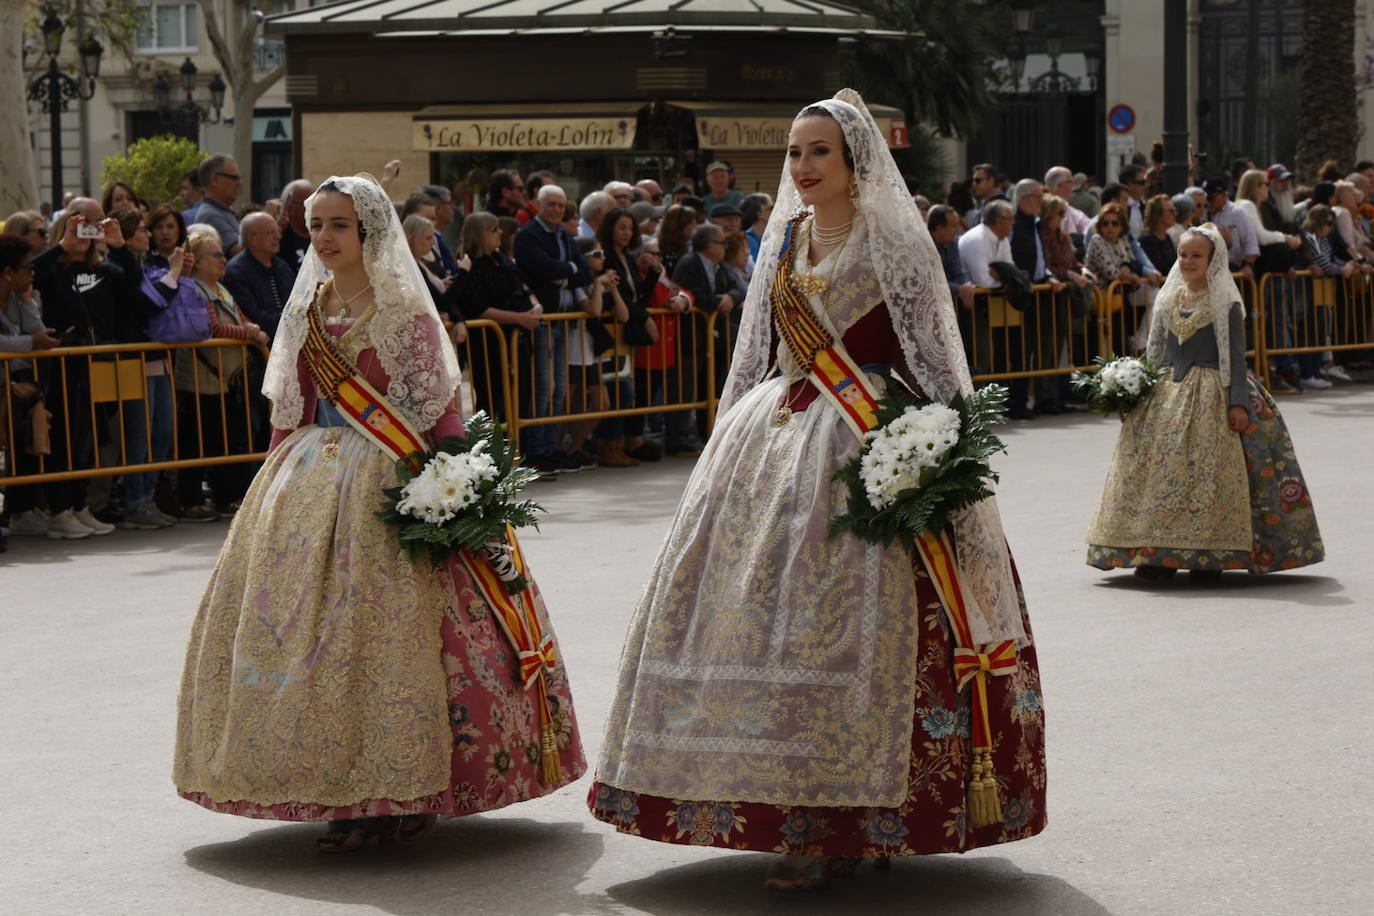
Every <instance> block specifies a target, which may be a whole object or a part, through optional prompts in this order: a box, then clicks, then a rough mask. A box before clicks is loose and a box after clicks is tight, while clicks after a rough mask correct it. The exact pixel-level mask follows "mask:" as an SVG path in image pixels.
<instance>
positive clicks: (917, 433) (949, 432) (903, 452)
mask: <svg viewBox="0 0 1374 916" xmlns="http://www.w3.org/2000/svg"><path fill="white" fill-rule="evenodd" d="M960 424H961V421H960V418H959V412H958V411H957V410H954V409H952V408H950V407H946V406H945V405H943V404H928V405H926V406H925V407H921V408H915V407H908V408H907V409H906V412H905V413H903V414H902V415H901V416H900V417H898V418H897V419H895V420H893V421H892V422H891V423H889V424H887V425H886V426H884V427H883V428H882V429H879V430H875V431H873V432H871V433H869V434H868V437H867V439H868V449H867V451H865V452H864V455H863V457H862V459H860V461H859V477H860V479H861V480H862V481H863V484H864V490H865V491H866V492H867V494H868V501H869V502H870V503H872V504H873V507H874V508H876V509H886V508H887V507H888V506H890V505H892V504H893V503H894V502H895V501H896V499H897V496H898V495H899V494H900V493H901V492H902V491H903V490H910V489H913V488H915V487H918V486H920V483H921V471H922V470H924V469H925V468H933V467H936V466H937V465H939V463H940V462H941V461H942V460H944V457H945V455H946V454H948V453H949V450H950V449H952V448H954V446H955V445H957V444H958V443H959V429H960Z"/></svg>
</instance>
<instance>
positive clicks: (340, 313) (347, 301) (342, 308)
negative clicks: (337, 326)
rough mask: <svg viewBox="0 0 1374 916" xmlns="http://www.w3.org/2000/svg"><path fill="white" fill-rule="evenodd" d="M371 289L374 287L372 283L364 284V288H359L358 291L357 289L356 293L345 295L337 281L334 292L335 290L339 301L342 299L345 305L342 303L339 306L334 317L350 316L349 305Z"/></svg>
mask: <svg viewBox="0 0 1374 916" xmlns="http://www.w3.org/2000/svg"><path fill="white" fill-rule="evenodd" d="M370 289H372V284H371V283H369V284H367V285H366V286H364V287H363V288H362V289H360V290H358V291H357V292H356V293H354V294H353V295H351V296H345V295H344V294H343V293H342V292H341V291H340V290H339V285H338V284H337V283H335V284H334V292H335V293H336V294H338V297H339V301H341V302H342V303H343V305H341V306H340V307H339V311H338V314H336V315H335V316H334V317H335V318H347V317H348V307H349V306H350V305H352V304H353V303H354V302H357V301H358V300H359V299H360V298H362V295H363V293H365V292H367V291H368V290H370Z"/></svg>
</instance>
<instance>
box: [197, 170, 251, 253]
mask: <svg viewBox="0 0 1374 916" xmlns="http://www.w3.org/2000/svg"><path fill="white" fill-rule="evenodd" d="M199 175H200V186H201V188H202V190H204V192H205V197H204V198H202V199H201V202H200V207H199V209H197V210H196V222H198V223H206V224H208V225H210V226H213V227H214V229H215V231H216V232H218V233H219V238H220V242H221V243H222V244H223V245H224V253H225V255H227V256H229V257H233V256H234V255H236V254H238V253H239V250H240V249H241V248H242V247H243V246H242V244H241V240H240V236H239V218H238V217H237V216H235V215H234V201H236V200H238V198H239V189H240V188H242V187H243V176H242V175H240V174H239V165H238V163H237V162H235V161H234V157H233V156H230V155H228V154H226V153H214V154H212V155H209V156H206V157H205V159H204V160H203V161H202V162H201V163H200V169H199Z"/></svg>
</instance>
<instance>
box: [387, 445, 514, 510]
mask: <svg viewBox="0 0 1374 916" xmlns="http://www.w3.org/2000/svg"><path fill="white" fill-rule="evenodd" d="M495 479H496V463H495V462H494V461H492V459H491V456H490V455H488V454H487V453H486V443H484V442H483V443H478V444H477V445H476V446H475V447H474V448H473V450H472V451H471V452H468V453H466V454H462V455H450V454H448V453H447V452H440V453H439V454H438V455H435V456H434V457H433V458H431V459H430V460H429V462H428V463H427V464H426V465H425V466H424V468H423V469H422V470H421V471H420V473H419V474H417V475H415V477H414V478H412V479H411V480H410V482H409V483H407V484H406V485H405V486H404V487H402V488H401V498H400V500H398V501H397V503H396V511H398V512H400V513H401V514H403V515H409V516H411V517H413V518H417V519H420V520H421V521H424V522H429V523H430V524H433V525H442V524H443V523H444V522H447V521H450V520H452V519H453V518H454V517H455V516H456V515H457V514H458V513H459V512H460V511H461V510H463V509H466V508H467V507H468V506H470V505H472V504H473V503H475V502H476V501H477V494H478V490H479V488H480V487H481V485H482V484H483V483H484V482H486V481H489V480H495Z"/></svg>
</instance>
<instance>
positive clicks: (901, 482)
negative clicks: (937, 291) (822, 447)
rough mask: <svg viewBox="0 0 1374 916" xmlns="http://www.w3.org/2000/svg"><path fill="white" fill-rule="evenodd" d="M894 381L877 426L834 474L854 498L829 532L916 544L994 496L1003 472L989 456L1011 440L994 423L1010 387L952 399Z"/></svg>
mask: <svg viewBox="0 0 1374 916" xmlns="http://www.w3.org/2000/svg"><path fill="white" fill-rule="evenodd" d="M889 387H890V388H891V389H892V391H891V392H890V393H889V394H888V395H887V396H886V397H884V398H882V399H881V400H879V401H878V423H879V425H878V427H877V428H876V429H874V430H873V431H872V432H870V433H868V435H867V436H865V437H864V438H865V441H864V447H863V448H862V449H861V450H860V451H859V454H858V455H856V456H855V457H854V458H853V459H851V460H850V461H849V462H848V463H846V464H845V465H844V466H843V467H841V468H840V469H839V470H838V471H837V472H836V473H835V477H836V479H837V480H843V481H844V482H845V483H847V484H848V485H849V499H848V501H847V505H846V507H845V511H844V512H843V513H841V514H840V515H838V516H836V517H835V518H834V519H832V520H831V522H830V535H831V537H834V536H835V535H837V534H841V533H845V532H848V533H850V534H854V535H857V536H858V537H860V538H862V539H863V540H865V541H868V542H870V543H874V544H876V543H882V544H884V545H887V544H891V543H892V542H893V541H894V540H897V541H901V542H902V543H903V544H904V545H905V546H906V547H907V548H908V549H911V548H912V547H914V545H915V539H916V536H917V535H919V534H920V533H921V532H922V531H929V532H931V533H939V532H940V531H942V530H943V529H944V527H945V523H946V522H947V521H948V520H949V516H950V515H951V514H952V513H954V512H957V511H959V510H960V509H966V508H968V507H969V506H971V505H973V504H974V503H976V502H978V501H980V500H983V499H986V498H987V497H989V496H991V495H992V490H991V488H990V487H989V483H990V482H995V481H996V480H997V474H996V473H994V472H993V470H992V468H991V466H990V465H989V464H988V459H989V458H990V457H991V456H992V455H993V454H994V453H995V452H999V451H1002V450H1003V448H1005V446H1003V444H1002V441H1001V440H1000V439H998V438H997V437H996V436H995V435H993V434H992V431H991V427H992V426H993V425H994V424H996V423H997V422H999V421H1000V420H1001V418H1002V411H1003V408H1004V403H1005V400H1006V396H1007V389H1006V388H1003V387H1002V386H1001V385H989V386H987V387H986V388H983V389H981V390H980V391H977V392H975V393H974V394H973V395H971V396H969V397H967V398H966V397H964V396H963V395H958V396H956V397H955V398H954V400H952V401H950V403H949V404H948V405H945V404H941V403H939V402H937V401H925V400H921V399H920V398H917V397H916V396H915V395H913V394H911V393H910V392H909V391H907V390H906V389H904V388H901V387H900V386H897V385H895V384H894V385H891V386H889Z"/></svg>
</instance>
